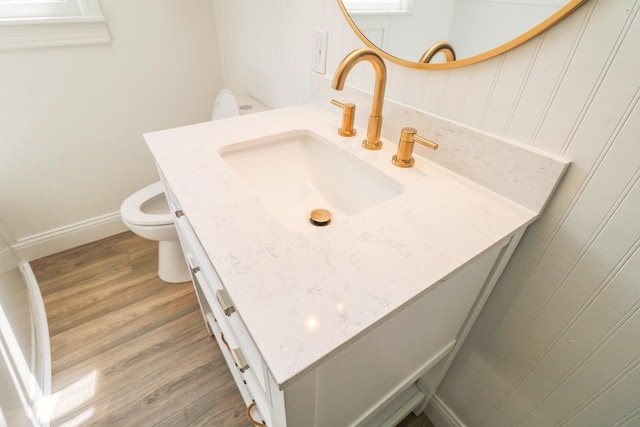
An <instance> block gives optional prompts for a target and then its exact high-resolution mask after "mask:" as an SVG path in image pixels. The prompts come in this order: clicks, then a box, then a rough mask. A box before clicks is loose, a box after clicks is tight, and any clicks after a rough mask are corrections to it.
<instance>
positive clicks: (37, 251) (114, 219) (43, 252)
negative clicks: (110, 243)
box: [12, 211, 128, 261]
mask: <svg viewBox="0 0 640 427" xmlns="http://www.w3.org/2000/svg"><path fill="white" fill-rule="evenodd" d="M127 230H128V228H127V227H126V226H125V225H124V224H123V222H122V220H121V219H120V212H119V211H118V212H113V213H110V214H107V215H102V216H99V217H95V218H91V219H88V220H86V221H81V222H77V223H75V224H71V225H67V226H65V227H60V228H56V229H53V230H49V231H45V232H44V233H39V234H35V235H33V236H29V237H26V238H23V239H20V240H18V242H17V243H14V244H13V245H12V249H13V250H14V252H15V253H16V255H17V256H18V258H20V259H25V260H27V261H33V260H34V259H38V258H42V257H45V256H48V255H52V254H55V253H58V252H62V251H64V250H67V249H71V248H75V247H77V246H81V245H84V244H86V243H91V242H95V241H96V240H100V239H104V238H105V237H109V236H113V235H114V234H118V233H122V232H124V231H127Z"/></svg>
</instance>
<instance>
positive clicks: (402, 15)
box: [338, 0, 585, 63]
mask: <svg viewBox="0 0 640 427" xmlns="http://www.w3.org/2000/svg"><path fill="white" fill-rule="evenodd" d="M584 1H585V0H541V1H536V2H532V1H529V0H338V2H339V3H340V6H341V8H342V10H343V12H344V13H345V16H346V17H347V18H348V19H350V20H352V22H351V24H352V26H353V25H355V26H357V30H356V32H358V31H359V32H360V33H361V34H359V36H361V37H362V36H364V37H366V39H368V41H369V42H370V43H371V44H372V45H375V47H377V48H379V49H381V50H382V51H384V52H386V53H387V54H388V55H391V56H393V57H396V58H398V59H400V60H404V61H409V62H412V63H420V62H430V63H439V62H446V61H452V60H453V58H454V56H453V54H455V59H456V60H463V59H466V58H471V57H475V56H478V55H482V54H484V53H485V52H487V51H491V50H493V49H496V48H497V47H499V46H503V45H505V44H508V43H510V42H511V41H512V40H514V39H516V38H518V37H519V36H521V35H522V34H524V33H527V32H528V31H530V30H531V29H532V28H534V27H536V26H537V25H539V24H541V23H543V22H544V21H545V20H548V19H549V18H550V17H557V16H560V17H559V18H558V20H559V19H561V18H562V17H564V16H565V15H567V14H568V13H570V12H571V11H573V10H574V9H575V8H577V7H578V6H579V5H580V4H581V3H583V2H584ZM550 25H552V23H551V24H549V26H550ZM354 29H355V28H354ZM532 36H533V35H532ZM365 42H366V41H365ZM441 42H446V43H448V44H449V45H450V47H452V49H448V48H447V49H437V47H438V45H437V44H438V43H441ZM430 48H433V50H435V52H428V51H429V49H430ZM425 56H430V58H425ZM427 60H428V61H427Z"/></svg>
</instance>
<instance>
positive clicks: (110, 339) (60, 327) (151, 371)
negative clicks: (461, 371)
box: [31, 232, 432, 427]
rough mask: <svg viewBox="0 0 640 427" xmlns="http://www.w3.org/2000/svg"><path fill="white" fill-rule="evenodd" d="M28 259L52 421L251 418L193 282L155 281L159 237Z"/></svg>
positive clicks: (420, 424) (128, 237)
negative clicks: (37, 299)
mask: <svg viewBox="0 0 640 427" xmlns="http://www.w3.org/2000/svg"><path fill="white" fill-rule="evenodd" d="M31 266H32V268H33V270H34V273H35V275H36V277H37V278H38V281H39V284H40V289H41V292H42V296H43V299H44V303H45V308H46V311H47V319H48V322H49V332H50V339H51V358H52V371H53V386H52V394H53V408H52V417H51V418H52V423H51V425H52V426H64V427H73V426H89V425H95V426H172V427H173V426H216V427H217V426H220V427H236V426H238V427H240V426H242V427H245V426H249V425H250V423H249V422H248V421H247V420H246V418H245V406H244V402H243V401H242V398H241V397H240V394H239V392H238V390H237V389H236V386H235V384H234V382H233V379H232V378H231V374H230V373H229V371H228V370H227V366H226V364H225V362H224V359H223V357H222V354H221V353H220V351H219V349H218V347H217V344H216V342H215V340H214V339H213V338H212V337H209V335H208V334H207V332H206V328H205V325H204V322H203V320H202V316H201V314H200V310H199V308H198V302H197V299H196V296H195V293H194V291H193V287H192V284H191V282H187V283H180V284H168V283H164V282H162V281H161V280H160V279H158V277H157V243H155V242H151V241H148V240H145V239H142V238H140V237H138V236H136V235H134V234H133V233H131V232H126V233H122V234H118V235H115V236H112V237H109V238H107V239H103V240H100V241H98V242H94V243H91V244H88V245H84V246H81V247H78V248H74V249H70V250H68V251H65V252H61V253H59V254H55V255H51V256H49V257H46V258H42V259H39V260H36V261H33V262H31ZM400 425H401V426H402V427H429V426H432V424H431V423H430V422H429V421H428V420H427V419H426V417H424V416H421V417H415V416H413V415H410V416H409V417H407V418H406V419H405V420H404V421H403V422H402V423H401V424H400ZM294 427H297V426H294ZM301 427H303V426H301Z"/></svg>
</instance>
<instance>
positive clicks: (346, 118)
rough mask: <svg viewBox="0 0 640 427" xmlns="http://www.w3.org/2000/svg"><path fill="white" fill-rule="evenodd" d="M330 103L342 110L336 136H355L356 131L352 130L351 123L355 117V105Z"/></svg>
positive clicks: (334, 101) (332, 101)
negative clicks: (340, 125) (339, 126)
mask: <svg viewBox="0 0 640 427" xmlns="http://www.w3.org/2000/svg"><path fill="white" fill-rule="evenodd" d="M331 103H332V104H333V105H335V106H336V107H340V108H342V127H341V128H339V129H338V135H340V136H347V137H348V136H355V134H356V130H355V129H354V128H353V121H354V119H355V117H356V105H355V104H350V103H347V104H343V103H342V102H339V101H336V100H335V99H332V100H331Z"/></svg>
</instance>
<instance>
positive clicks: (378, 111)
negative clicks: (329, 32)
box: [331, 49, 387, 150]
mask: <svg viewBox="0 0 640 427" xmlns="http://www.w3.org/2000/svg"><path fill="white" fill-rule="evenodd" d="M360 61H369V62H370V63H371V65H373V68H374V69H375V72H376V85H375V88H374V91H373V104H372V105H371V115H370V116H369V126H368V127H367V139H365V140H364V141H362V146H363V147H364V148H366V149H368V150H379V149H380V148H382V141H380V130H381V128H382V103H383V102H384V89H385V86H386V85H387V67H386V66H385V65H384V62H383V61H382V58H381V57H380V55H378V53H377V52H376V51H374V50H373V49H357V50H354V51H353V52H351V53H350V54H348V55H347V56H345V57H344V59H343V60H342V62H341V63H340V65H338V69H337V70H336V75H335V76H334V77H333V83H332V84H331V87H332V88H333V89H335V90H342V89H344V82H345V80H347V74H349V71H351V68H353V66H354V65H356V64H357V63H358V62H360Z"/></svg>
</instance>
